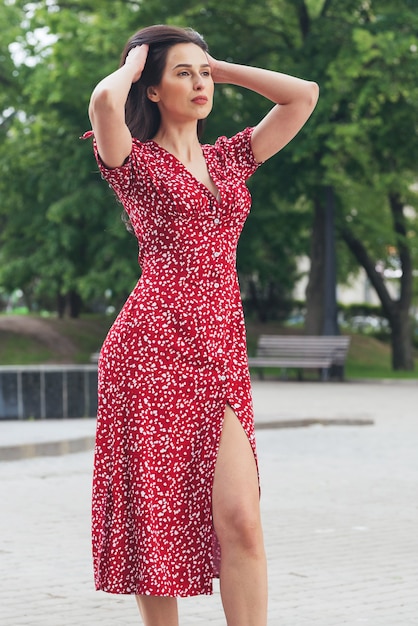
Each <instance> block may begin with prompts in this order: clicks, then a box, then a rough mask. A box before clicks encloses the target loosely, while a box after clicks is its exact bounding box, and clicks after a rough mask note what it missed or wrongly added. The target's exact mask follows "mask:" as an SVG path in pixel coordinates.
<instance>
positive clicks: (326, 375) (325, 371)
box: [321, 367, 329, 381]
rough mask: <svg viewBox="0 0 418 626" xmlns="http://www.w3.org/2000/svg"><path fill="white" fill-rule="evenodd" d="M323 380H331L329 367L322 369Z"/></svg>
mask: <svg viewBox="0 0 418 626" xmlns="http://www.w3.org/2000/svg"><path fill="white" fill-rule="evenodd" d="M321 380H323V381H327V380H329V367H323V368H322V369H321Z"/></svg>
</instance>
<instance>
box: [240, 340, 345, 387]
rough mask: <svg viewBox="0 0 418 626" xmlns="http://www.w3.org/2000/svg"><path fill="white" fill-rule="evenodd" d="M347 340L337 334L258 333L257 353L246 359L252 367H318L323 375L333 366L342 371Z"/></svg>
mask: <svg viewBox="0 0 418 626" xmlns="http://www.w3.org/2000/svg"><path fill="white" fill-rule="evenodd" d="M350 339H351V338H350V337H348V336H340V335H338V336H313V335H297V336H289V335H261V336H260V338H259V340H258V344H257V352H256V356H255V357H249V359H248V362H249V366H250V367H254V368H264V367H269V366H270V367H280V368H282V369H286V368H296V369H299V370H300V369H314V368H315V369H321V370H322V372H323V373H324V372H325V375H324V374H323V377H326V371H328V370H329V369H330V368H331V367H332V366H338V367H339V368H340V369H341V374H342V373H343V367H344V364H345V360H346V356H347V352H348V348H349V345H350Z"/></svg>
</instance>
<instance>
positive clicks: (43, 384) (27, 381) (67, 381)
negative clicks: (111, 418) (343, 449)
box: [0, 365, 97, 419]
mask: <svg viewBox="0 0 418 626" xmlns="http://www.w3.org/2000/svg"><path fill="white" fill-rule="evenodd" d="M96 412H97V367H96V366H94V365H85V366H83V365H80V366H59V365H57V366H34V365H31V366H27V367H25V366H19V367H18V366H10V367H7V366H1V367H0V419H60V418H71V417H95V416H96Z"/></svg>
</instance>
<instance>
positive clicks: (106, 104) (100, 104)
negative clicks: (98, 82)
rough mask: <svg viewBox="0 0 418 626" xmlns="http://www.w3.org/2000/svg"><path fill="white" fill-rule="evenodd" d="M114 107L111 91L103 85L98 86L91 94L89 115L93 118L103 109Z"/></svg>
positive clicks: (108, 109) (107, 109)
mask: <svg viewBox="0 0 418 626" xmlns="http://www.w3.org/2000/svg"><path fill="white" fill-rule="evenodd" d="M112 108H113V102H112V97H111V93H110V92H109V90H108V89H105V88H103V87H100V86H98V87H96V88H95V89H94V91H93V93H92V94H91V97H90V103H89V116H90V119H93V118H94V117H95V116H96V115H97V114H98V113H99V114H100V113H101V112H102V111H110V110H112Z"/></svg>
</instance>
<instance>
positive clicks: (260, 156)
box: [208, 55, 319, 163]
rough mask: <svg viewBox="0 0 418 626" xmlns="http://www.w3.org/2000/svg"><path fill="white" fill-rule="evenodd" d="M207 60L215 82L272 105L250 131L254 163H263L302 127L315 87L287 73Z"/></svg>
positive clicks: (316, 91)
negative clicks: (251, 93) (243, 90)
mask: <svg viewBox="0 0 418 626" xmlns="http://www.w3.org/2000/svg"><path fill="white" fill-rule="evenodd" d="M208 57H209V62H210V65H211V69H212V77H213V80H214V82H215V83H229V84H231V85H237V86H239V87H245V88H246V89H251V90H252V91H255V92H257V93H259V94H260V95H262V96H264V97H265V98H268V99H269V100H271V101H272V102H274V103H275V106H274V107H273V108H272V109H271V111H270V112H269V113H268V114H267V115H266V116H265V117H264V118H263V119H262V120H261V122H259V124H257V126H256V127H255V128H254V131H253V134H252V138H251V146H252V150H253V153H254V157H255V159H256V161H257V162H258V163H261V162H262V161H266V160H267V159H268V158H270V157H271V156H273V154H276V152H279V150H281V149H282V148H283V147H284V146H285V145H286V144H287V143H289V141H290V140H291V139H293V137H294V136H295V135H296V134H297V133H298V132H299V130H300V129H301V128H302V126H303V125H304V124H305V122H306V121H307V119H308V118H309V116H310V115H311V113H312V111H313V110H314V108H315V105H316V103H317V100H318V96H319V87H318V85H317V84H316V83H314V82H310V81H307V80H302V79H301V78H296V77H294V76H289V75H287V74H281V73H279V72H273V71H271V70H265V69H261V68H257V67H250V66H247V65H237V64H235V63H228V62H226V61H217V60H216V59H214V58H212V57H210V56H209V55H208Z"/></svg>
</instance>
